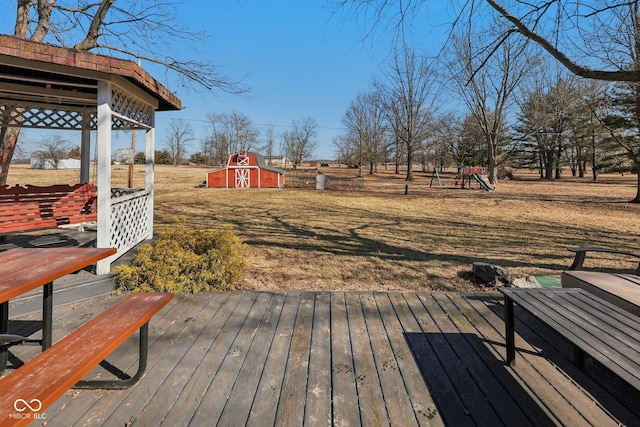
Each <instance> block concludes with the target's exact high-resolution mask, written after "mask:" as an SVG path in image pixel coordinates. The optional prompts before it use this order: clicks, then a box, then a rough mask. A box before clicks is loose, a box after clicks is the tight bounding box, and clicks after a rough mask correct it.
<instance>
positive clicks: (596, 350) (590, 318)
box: [500, 288, 640, 390]
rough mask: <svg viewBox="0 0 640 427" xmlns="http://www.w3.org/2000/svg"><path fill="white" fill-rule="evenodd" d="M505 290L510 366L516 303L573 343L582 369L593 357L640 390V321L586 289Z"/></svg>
mask: <svg viewBox="0 0 640 427" xmlns="http://www.w3.org/2000/svg"><path fill="white" fill-rule="evenodd" d="M500 292H502V293H503V294H504V309H505V332H506V333H505V338H506V362H507V364H509V365H511V366H513V365H514V364H515V357H516V347H515V324H514V303H516V304H517V305H518V306H519V307H520V308H522V309H523V310H525V311H527V312H528V313H530V314H531V315H533V316H534V317H536V318H537V319H538V320H540V321H541V322H543V323H544V324H546V325H547V326H548V327H549V328H551V329H552V330H554V331H555V332H557V333H558V334H559V335H560V336H561V337H563V338H564V339H566V340H567V341H568V342H569V343H571V344H572V345H573V348H574V363H575V364H576V365H578V367H581V368H583V367H584V361H585V355H587V354H588V355H589V356H591V357H592V358H593V359H594V360H596V361H598V362H599V363H601V364H602V365H603V366H604V367H606V368H608V369H609V370H610V371H611V372H613V373H614V374H616V375H618V376H619V377H620V378H622V379H623V380H625V381H626V382H627V383H629V384H630V385H631V386H633V387H635V388H636V389H638V390H640V317H638V316H635V315H634V314H632V313H630V312H628V311H626V310H624V309H621V308H619V307H617V306H615V305H613V304H611V303H609V302H607V301H605V300H603V299H601V298H599V297H597V296H595V295H593V294H591V293H589V292H587V291H585V290H583V289H577V288H568V289H558V288H556V289H544V288H500Z"/></svg>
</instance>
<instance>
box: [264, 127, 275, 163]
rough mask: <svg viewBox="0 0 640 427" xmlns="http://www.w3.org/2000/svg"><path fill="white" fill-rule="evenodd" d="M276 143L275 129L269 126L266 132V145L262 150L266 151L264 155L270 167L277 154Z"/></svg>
mask: <svg viewBox="0 0 640 427" xmlns="http://www.w3.org/2000/svg"><path fill="white" fill-rule="evenodd" d="M275 143H276V132H275V130H274V129H273V126H269V127H268V128H267V130H266V131H265V132H264V145H263V146H262V150H263V151H264V155H265V157H266V159H267V164H268V165H271V163H272V160H273V156H274V154H275Z"/></svg>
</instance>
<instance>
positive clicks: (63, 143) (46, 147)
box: [33, 135, 71, 169]
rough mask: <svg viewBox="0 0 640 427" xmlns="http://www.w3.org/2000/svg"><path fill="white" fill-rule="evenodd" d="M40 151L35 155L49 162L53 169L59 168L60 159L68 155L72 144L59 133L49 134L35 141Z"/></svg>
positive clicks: (34, 154) (44, 161)
mask: <svg viewBox="0 0 640 427" xmlns="http://www.w3.org/2000/svg"><path fill="white" fill-rule="evenodd" d="M35 145H36V147H37V148H38V151H35V152H34V153H33V156H34V157H36V158H38V159H39V160H41V161H42V162H43V163H45V164H46V163H49V164H50V165H51V166H52V167H53V169H58V167H59V165H60V161H61V160H62V159H65V158H67V157H68V154H69V149H70V147H71V144H70V142H69V141H68V140H66V139H64V138H62V137H61V136H59V135H54V136H47V137H44V138H42V139H41V140H40V141H38V142H36V143H35Z"/></svg>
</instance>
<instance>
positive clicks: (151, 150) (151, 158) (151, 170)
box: [145, 113, 156, 239]
mask: <svg viewBox="0 0 640 427" xmlns="http://www.w3.org/2000/svg"><path fill="white" fill-rule="evenodd" d="M145 135H146V141H145V165H146V168H145V190H147V191H148V192H149V194H150V195H151V197H150V198H149V202H148V203H149V204H148V209H149V212H148V213H147V221H148V227H149V236H148V237H147V239H152V238H153V200H154V179H155V163H156V159H155V155H156V154H155V136H156V119H155V113H154V114H153V115H152V117H151V128H150V129H148V130H147V132H146V134H145Z"/></svg>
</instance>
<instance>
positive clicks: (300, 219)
mask: <svg viewBox="0 0 640 427" xmlns="http://www.w3.org/2000/svg"><path fill="white" fill-rule="evenodd" d="M205 171H206V169H203V168H194V167H178V168H175V167H172V166H158V167H157V168H156V224H157V226H158V227H162V226H167V224H170V223H171V221H172V218H173V217H176V216H184V217H186V218H188V219H187V221H188V223H190V224H193V226H194V227H202V226H215V225H218V224H231V225H233V227H234V229H235V231H236V233H237V234H238V235H239V236H240V237H241V238H242V239H243V240H244V241H245V242H246V243H247V244H248V246H249V250H248V256H249V263H250V265H249V267H248V269H247V271H246V272H245V274H244V276H243V280H242V283H241V287H244V288H247V289H309V290H311V289H313V290H332V289H340V290H344V289H379V290H393V289H458V290H464V289H470V288H471V287H473V285H472V284H471V282H470V281H469V276H470V274H469V273H470V271H471V264H472V263H473V262H474V261H485V262H490V263H497V264H501V265H504V266H506V267H508V268H509V269H510V270H511V272H512V274H513V275H514V276H525V275H530V274H535V275H540V274H544V275H552V276H556V277H559V274H560V272H561V271H562V270H563V269H566V268H567V266H568V265H569V264H570V263H571V254H570V253H569V252H568V251H567V250H566V248H567V247H571V246H604V247H611V248H624V249H626V250H629V251H634V252H638V253H640V247H639V246H640V240H639V237H640V231H639V228H638V214H639V213H640V212H639V210H640V206H639V205H633V204H629V203H627V201H628V200H630V199H631V198H632V197H633V196H634V195H635V179H636V178H635V176H631V177H626V176H625V177H621V176H614V175H611V176H602V177H601V178H600V181H599V182H597V183H593V182H591V181H590V180H589V179H583V180H581V179H563V180H561V181H555V182H543V181H539V180H536V179H535V175H533V174H526V173H519V174H517V175H516V178H517V179H516V180H513V181H501V182H500V183H499V187H498V192H496V193H492V194H491V193H487V192H485V191H481V190H477V189H474V190H460V189H454V188H453V184H454V178H453V177H452V176H446V177H443V178H442V182H443V186H444V187H445V189H444V190H440V189H438V188H437V187H436V186H435V185H434V187H433V188H430V186H429V184H430V181H431V175H430V174H423V173H417V174H416V175H417V179H416V181H415V183H412V184H410V187H409V195H404V190H405V181H404V180H403V179H402V178H403V177H402V176H397V175H394V174H393V173H391V171H390V170H388V171H385V170H380V171H379V174H378V175H374V176H366V177H365V188H364V189H363V190H361V191H351V192H345V191H315V190H302V189H280V190H278V189H250V190H235V189H206V188H196V186H197V184H199V183H200V182H202V181H203V180H204V172H205ZM327 173H328V174H329V175H341V176H354V175H355V173H356V171H355V170H352V169H345V168H342V169H338V168H331V169H330V170H329V171H328V172H327ZM113 175H114V178H113V183H114V186H119V185H123V183H124V182H126V167H122V166H115V167H114V169H113ZM77 179H78V173H77V171H34V170H29V169H27V168H25V167H22V166H14V167H12V169H11V176H10V179H9V181H10V183H12V184H13V183H18V182H19V183H32V184H51V183H66V182H69V183H73V182H76V181H77ZM135 179H136V183H135V184H136V185H137V186H143V183H144V171H143V170H142V169H139V170H136V174H135ZM594 259H595V258H594ZM588 260H589V258H588ZM594 263H597V264H598V265H599V266H602V267H605V268H608V269H616V270H619V269H623V268H624V269H628V268H633V267H634V265H633V263H632V262H630V261H628V260H627V261H624V262H623V261H621V260H619V259H616V258H610V257H607V258H604V259H597V260H595V261H594Z"/></svg>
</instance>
